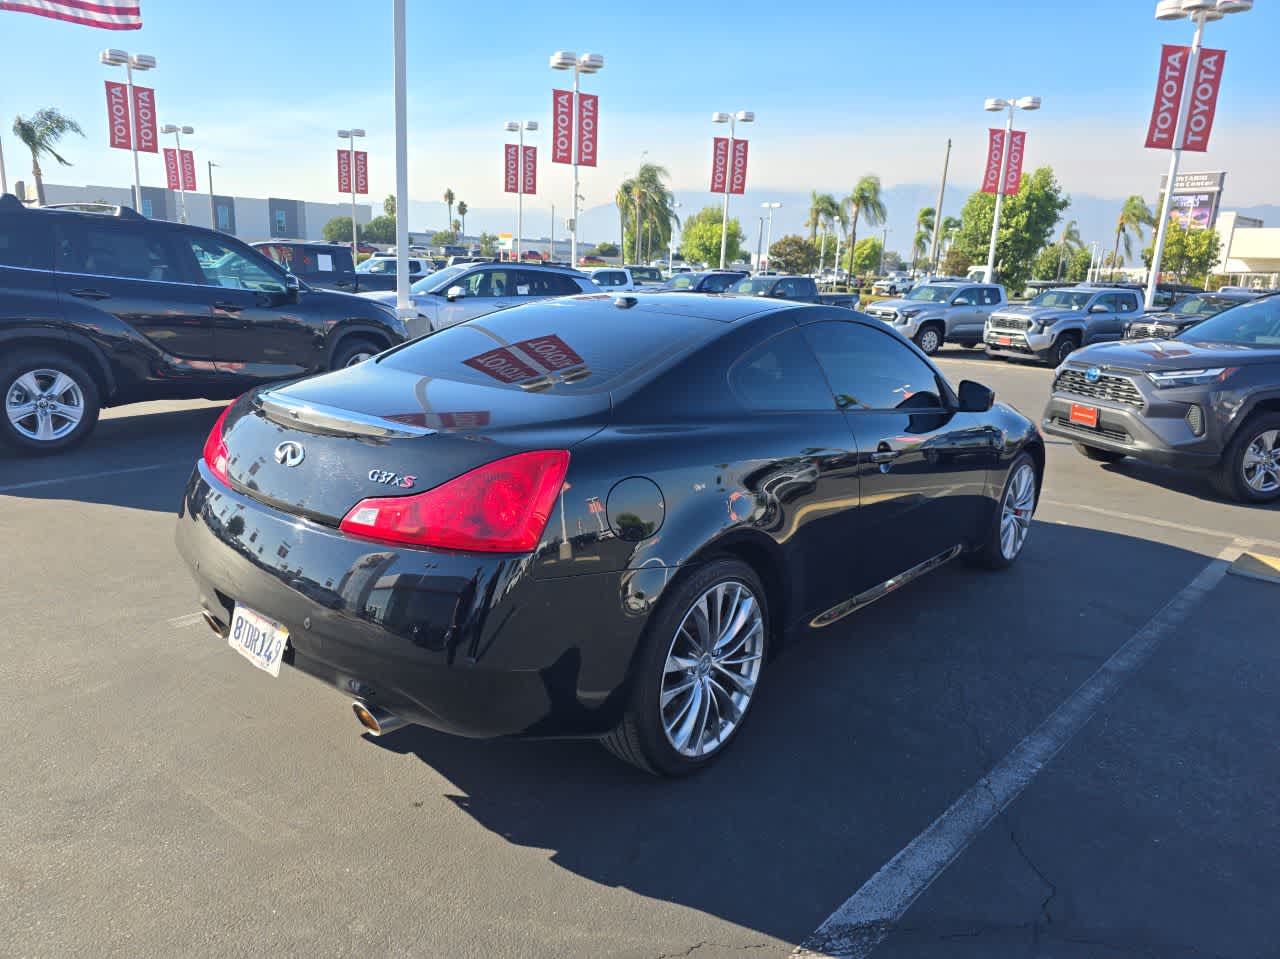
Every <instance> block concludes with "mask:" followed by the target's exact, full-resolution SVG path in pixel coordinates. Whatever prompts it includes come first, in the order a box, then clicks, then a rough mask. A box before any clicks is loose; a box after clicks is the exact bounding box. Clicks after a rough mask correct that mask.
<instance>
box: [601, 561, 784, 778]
mask: <svg viewBox="0 0 1280 959" xmlns="http://www.w3.org/2000/svg"><path fill="white" fill-rule="evenodd" d="M724 583H737V584H740V585H743V586H746V587H747V589H749V590H750V591H751V593H752V594H753V595H754V596H755V598H756V600H757V602H758V605H759V610H760V613H761V616H762V619H763V623H764V636H763V638H762V648H761V653H760V656H761V658H760V660H759V668H760V671H759V673H758V674H757V675H756V680H755V684H754V688H753V691H752V693H751V695H750V698H749V700H748V701H747V703H746V705H745V707H744V708H743V709H742V717H741V719H739V720H738V722H737V725H736V726H735V727H734V728H733V729H732V731H731V732H729V734H728V735H727V737H726V738H725V740H724V741H723V742H721V743H720V744H719V745H718V746H716V747H715V748H714V750H713V751H712V752H709V753H707V754H706V755H703V756H699V757H696V758H694V757H689V756H686V755H683V754H681V753H680V752H678V751H677V750H676V749H675V747H674V746H673V745H672V744H671V742H670V741H669V739H668V737H667V734H666V731H665V729H664V727H663V721H662V712H661V706H660V702H661V692H662V686H661V684H662V679H663V676H664V675H665V672H666V663H667V656H668V654H669V653H670V651H671V648H672V644H673V643H674V642H675V640H676V638H677V632H678V631H679V630H680V628H681V624H682V623H683V622H684V620H685V616H686V614H688V613H689V612H690V611H691V609H692V607H693V605H694V604H695V602H696V601H697V600H698V599H699V598H700V597H701V596H703V595H704V594H705V593H706V592H707V591H708V590H710V589H713V588H714V587H716V586H718V585H720V584H724ZM769 631H770V622H769V606H768V600H767V598H766V596H765V591H764V585H763V584H762V583H761V581H760V577H759V576H757V575H756V573H755V570H753V569H752V568H751V567H750V566H748V565H747V564H746V563H743V562H741V561H740V560H736V559H730V558H727V557H726V558H722V559H715V560H712V561H710V562H709V563H707V564H706V565H705V566H700V567H698V568H697V569H696V570H694V571H692V572H691V573H690V574H689V575H687V576H685V577H684V578H683V579H681V580H679V581H677V582H676V583H675V584H674V585H673V587H672V589H671V591H670V592H668V593H667V595H666V596H664V597H663V599H662V601H661V603H660V604H659V606H658V609H657V611H656V612H654V613H653V615H652V616H651V617H650V619H649V624H648V626H647V628H646V629H645V634H644V638H643V640H642V647H641V649H640V651H639V653H638V655H637V658H636V663H635V666H634V672H633V674H632V676H631V682H632V688H631V693H630V698H629V701H628V705H627V710H626V713H625V714H624V715H623V718H622V721H621V722H620V723H619V724H618V725H617V727H616V728H614V729H613V731H612V732H610V733H609V734H607V735H606V736H604V737H603V738H602V739H601V742H602V744H603V745H604V747H605V748H606V749H608V750H609V752H611V753H613V754H614V755H615V756H617V757H618V758H619V759H621V760H623V761H624V762H628V763H631V764H632V765H633V766H636V767H638V768H640V769H643V770H644V771H645V772H647V773H652V774H654V775H657V776H668V777H678V776H687V775H689V774H690V773H694V772H697V771H698V770H700V769H705V768H706V767H707V766H709V765H710V764H711V763H713V762H715V760H716V759H718V758H719V757H720V756H721V755H723V754H724V752H725V750H726V749H728V748H729V746H730V745H731V744H732V742H733V740H734V739H736V738H737V736H738V733H740V732H741V731H742V726H743V723H744V722H745V721H746V717H747V715H748V714H749V713H750V708H751V705H752V703H754V702H755V700H756V699H757V698H758V696H759V688H760V679H761V678H762V677H763V676H764V672H765V669H764V667H765V664H766V663H767V662H768V653H769V649H768V643H769V636H770V632H769Z"/></svg>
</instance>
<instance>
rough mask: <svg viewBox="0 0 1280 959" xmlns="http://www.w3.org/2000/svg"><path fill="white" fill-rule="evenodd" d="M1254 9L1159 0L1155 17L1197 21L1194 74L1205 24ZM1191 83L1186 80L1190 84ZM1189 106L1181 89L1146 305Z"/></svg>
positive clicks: (1244, 2)
mask: <svg viewBox="0 0 1280 959" xmlns="http://www.w3.org/2000/svg"><path fill="white" fill-rule="evenodd" d="M1252 9H1253V0H1160V2H1159V3H1157V4H1156V12H1155V17H1156V19H1157V20H1166V21H1173V20H1182V19H1184V18H1187V17H1189V18H1190V19H1191V22H1192V23H1194V24H1195V25H1196V32H1195V35H1194V36H1193V37H1192V39H1191V52H1190V54H1189V55H1188V57H1187V67H1186V71H1185V72H1184V73H1183V76H1187V77H1194V76H1195V75H1196V68H1197V66H1198V65H1199V63H1200V45H1201V41H1202V40H1203V39H1204V25H1205V24H1206V23H1210V22H1211V21H1214V20H1221V19H1222V18H1223V17H1224V16H1226V15H1227V14H1228V13H1246V12H1247V11H1249V10H1252ZM1191 85H1192V84H1187V86H1188V87H1189V86H1191ZM1190 109H1191V97H1190V96H1189V95H1188V91H1187V90H1184V91H1183V92H1182V100H1181V102H1180V103H1179V104H1178V119H1177V122H1176V123H1175V124H1174V128H1173V148H1172V149H1171V150H1170V151H1169V172H1168V174H1166V177H1165V190H1164V198H1163V199H1162V200H1161V201H1160V217H1159V219H1158V220H1157V221H1156V238H1155V242H1154V243H1153V244H1152V248H1151V269H1150V272H1149V273H1148V274H1147V296H1146V308H1147V309H1148V310H1151V309H1154V308H1155V302H1156V292H1157V288H1158V286H1159V284H1160V264H1161V261H1162V260H1163V259H1164V243H1165V235H1166V233H1167V230H1168V226H1169V206H1170V204H1171V202H1172V200H1173V189H1174V185H1175V184H1176V183H1177V181H1178V166H1179V165H1180V164H1181V162H1182V141H1183V137H1185V136H1186V131H1187V114H1188V113H1189V112H1190Z"/></svg>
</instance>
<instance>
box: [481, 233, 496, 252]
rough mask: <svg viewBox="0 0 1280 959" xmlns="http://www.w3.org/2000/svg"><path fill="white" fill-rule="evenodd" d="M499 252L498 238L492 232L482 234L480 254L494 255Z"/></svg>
mask: <svg viewBox="0 0 1280 959" xmlns="http://www.w3.org/2000/svg"><path fill="white" fill-rule="evenodd" d="M497 252H498V238H497V236H495V235H494V234H492V233H481V234H480V255H481V256H494V255H496V254H497Z"/></svg>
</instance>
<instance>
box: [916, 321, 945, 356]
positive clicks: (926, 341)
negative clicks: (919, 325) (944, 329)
mask: <svg viewBox="0 0 1280 959" xmlns="http://www.w3.org/2000/svg"><path fill="white" fill-rule="evenodd" d="M916 346H918V347H920V351H921V352H922V353H924V354H925V356H933V354H935V353H937V352H938V350H940V349H941V348H942V333H941V332H940V331H939V330H938V328H937V327H936V326H926V327H924V328H923V329H922V330H921V331H920V332H919V333H917V334H916Z"/></svg>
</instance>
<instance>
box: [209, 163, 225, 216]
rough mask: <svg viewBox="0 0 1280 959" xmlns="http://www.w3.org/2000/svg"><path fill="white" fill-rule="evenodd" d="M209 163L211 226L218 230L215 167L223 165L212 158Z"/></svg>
mask: <svg viewBox="0 0 1280 959" xmlns="http://www.w3.org/2000/svg"><path fill="white" fill-rule="evenodd" d="M208 164H209V226H211V227H213V229H215V230H216V229H218V210H217V208H216V207H215V206H214V202H213V168H214V167H216V166H221V165H222V164H220V163H214V162H213V161H212V160H209V161H208Z"/></svg>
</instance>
